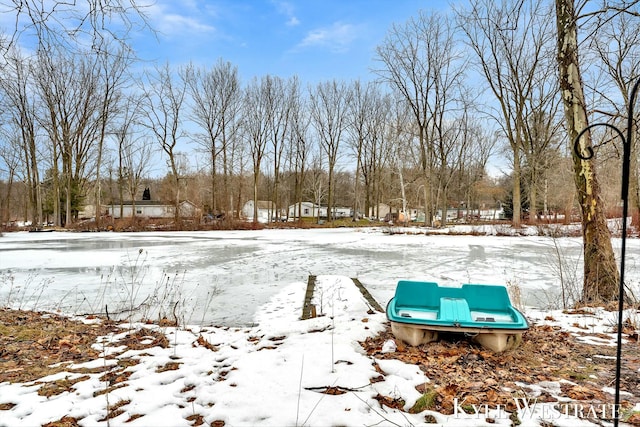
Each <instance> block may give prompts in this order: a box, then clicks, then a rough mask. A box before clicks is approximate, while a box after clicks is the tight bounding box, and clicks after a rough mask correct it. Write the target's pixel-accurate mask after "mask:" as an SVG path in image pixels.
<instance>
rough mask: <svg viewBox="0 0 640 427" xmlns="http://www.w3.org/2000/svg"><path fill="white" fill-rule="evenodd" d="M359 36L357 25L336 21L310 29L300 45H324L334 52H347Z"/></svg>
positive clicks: (302, 46) (303, 46)
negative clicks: (326, 25)
mask: <svg viewBox="0 0 640 427" xmlns="http://www.w3.org/2000/svg"><path fill="white" fill-rule="evenodd" d="M357 37H358V27H357V26H355V25H352V24H345V23H341V22H335V23H334V24H332V25H331V26H329V27H323V28H317V29H314V30H311V31H309V32H308V33H307V35H306V37H305V38H304V39H303V40H302V41H301V42H300V43H299V44H298V47H300V48H305V47H324V48H327V49H329V50H331V51H332V52H346V51H347V50H348V49H349V46H350V45H351V43H352V42H353V41H354V40H355V39H356V38H357Z"/></svg>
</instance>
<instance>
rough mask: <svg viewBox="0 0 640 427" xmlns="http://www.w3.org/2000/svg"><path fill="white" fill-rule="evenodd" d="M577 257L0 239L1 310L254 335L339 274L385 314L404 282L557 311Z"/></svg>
mask: <svg viewBox="0 0 640 427" xmlns="http://www.w3.org/2000/svg"><path fill="white" fill-rule="evenodd" d="M616 244H617V242H616ZM581 246H582V244H581V239H574V238H563V239H550V238H543V237H497V236H439V235H436V236H425V235H423V234H422V235H415V234H395V235H389V234H386V233H384V232H383V230H382V229H368V228H367V229H347V228H343V229H316V230H294V229H286V230H258V231H207V232H156V233H70V232H50V233H27V232H20V233H7V234H5V235H4V236H2V237H0V306H12V307H14V308H23V309H37V310H60V311H62V312H65V313H73V314H87V313H104V311H105V306H106V307H107V308H108V310H109V312H110V313H111V314H114V313H116V312H126V310H129V309H131V308H137V309H138V311H137V313H140V314H146V315H147V316H149V317H154V316H155V317H158V316H159V315H160V314H166V315H167V317H169V318H173V315H174V313H175V315H176V316H178V317H179V318H180V319H181V321H182V322H186V323H206V324H217V325H229V326H235V325H246V324H250V323H252V322H253V315H254V313H255V310H256V308H257V307H259V306H260V305H262V304H264V303H266V302H267V301H268V300H269V298H270V297H271V296H272V295H274V294H275V293H276V292H277V291H279V290H280V289H281V288H282V287H283V286H285V285H288V284H291V283H294V282H299V283H300V286H306V282H307V277H308V276H309V274H315V275H327V274H331V275H333V274H335V275H344V276H348V277H357V278H359V279H360V281H361V282H362V283H363V284H364V285H365V286H366V287H367V288H368V289H369V291H370V292H371V294H372V295H373V296H374V297H375V298H376V299H377V300H378V302H380V304H381V305H383V306H384V305H386V303H387V301H388V300H389V299H390V298H391V297H392V296H393V292H394V290H395V284H396V282H397V281H398V280H399V279H419V280H432V281H436V282H438V283H440V284H442V285H451V286H455V285H459V284H462V283H490V284H502V285H507V284H511V285H514V284H515V285H518V286H519V287H520V289H521V294H522V298H523V300H524V302H525V303H526V304H527V305H533V306H539V307H546V306H556V307H557V306H558V304H559V300H558V298H559V296H560V294H561V290H560V288H561V286H560V274H559V266H560V265H561V264H562V268H563V277H564V278H565V281H568V280H577V281H578V283H581V274H582V258H581ZM638 246H639V245H638V241H637V240H630V241H628V244H627V253H628V258H627V268H628V270H627V277H628V278H629V279H630V280H636V278H637V277H638V275H637V264H638V260H637V256H636V254H638ZM558 254H560V255H558ZM630 254H632V255H630ZM559 261H562V263H560V262H559ZM300 305H301V306H302V301H301V302H300ZM151 307H156V308H158V307H159V308H160V310H161V311H162V312H163V313H154V312H151V311H150V310H151ZM145 310H146V311H145Z"/></svg>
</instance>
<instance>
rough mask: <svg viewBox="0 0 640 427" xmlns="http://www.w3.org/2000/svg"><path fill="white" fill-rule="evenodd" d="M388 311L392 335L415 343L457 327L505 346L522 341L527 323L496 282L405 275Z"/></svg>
mask: <svg viewBox="0 0 640 427" xmlns="http://www.w3.org/2000/svg"><path fill="white" fill-rule="evenodd" d="M386 312H387V318H388V319H389V321H390V322H391V331H392V332H393V335H394V336H395V337H396V338H398V339H400V340H402V341H404V342H406V343H407V344H410V345H413V346H418V345H421V344H426V343H429V342H432V341H436V340H437V339H438V334H439V333H440V332H454V333H463V334H465V335H466V336H469V337H471V338H473V340H474V341H476V342H478V343H479V344H480V345H482V346H483V347H485V348H487V349H489V350H492V351H494V352H502V351H505V350H509V349H513V348H516V347H518V346H519V345H520V343H521V342H522V334H523V332H524V331H526V330H527V329H529V324H528V322H527V320H526V318H525V317H524V316H523V315H522V313H520V311H518V310H517V309H515V308H514V307H513V306H512V305H511V301H510V300H509V294H508V293H507V290H506V288H505V287H504V286H498V285H476V284H465V285H462V287H459V288H456V287H446V286H438V284H437V283H433V282H414V281H407V280H401V281H399V282H398V285H397V287H396V293H395V295H394V297H393V298H392V299H391V301H389V304H387V309H386Z"/></svg>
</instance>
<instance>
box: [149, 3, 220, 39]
mask: <svg viewBox="0 0 640 427" xmlns="http://www.w3.org/2000/svg"><path fill="white" fill-rule="evenodd" d="M172 6H173V4H172V3H165V4H163V3H159V2H158V3H156V4H154V5H153V6H152V7H150V8H149V9H147V15H148V16H149V17H150V18H151V20H152V26H153V28H154V29H156V30H158V31H159V32H160V33H162V34H164V35H166V36H169V37H171V36H176V35H183V34H185V33H210V32H213V31H215V30H216V28H215V27H214V26H213V25H211V24H209V23H207V22H206V21H204V20H203V19H202V18H203V16H204V17H206V16H208V15H209V13H208V12H207V13H205V12H203V11H199V10H198V9H197V6H196V4H195V3H188V4H186V6H188V7H184V6H185V4H182V7H181V12H182V13H176V12H174V11H173V10H172ZM185 12H187V13H185Z"/></svg>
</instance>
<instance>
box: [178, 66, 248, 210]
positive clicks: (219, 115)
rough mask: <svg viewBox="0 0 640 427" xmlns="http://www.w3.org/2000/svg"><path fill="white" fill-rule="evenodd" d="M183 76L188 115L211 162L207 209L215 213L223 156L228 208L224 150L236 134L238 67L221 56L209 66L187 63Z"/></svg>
mask: <svg viewBox="0 0 640 427" xmlns="http://www.w3.org/2000/svg"><path fill="white" fill-rule="evenodd" d="M183 78H184V79H185V80H186V82H187V85H188V87H189V89H190V96H191V100H192V103H193V105H192V109H191V111H192V113H191V116H192V117H193V120H194V122H195V123H196V124H198V125H199V126H200V128H201V129H202V132H201V133H200V134H199V135H198V137H197V139H196V141H197V142H198V144H199V145H200V146H201V147H202V149H203V150H204V152H205V153H207V155H208V156H209V161H210V162H211V201H210V210H211V212H212V213H213V214H217V213H218V210H219V209H218V205H217V202H216V197H217V196H218V179H217V176H218V174H219V167H220V156H222V169H223V185H222V193H223V197H222V200H223V201H224V202H223V207H224V210H225V211H226V212H231V210H232V208H231V204H230V197H229V191H230V189H229V165H228V161H227V154H228V152H229V146H230V144H231V142H232V140H233V138H234V137H235V132H236V129H237V121H238V115H239V112H240V105H241V102H240V101H241V89H240V79H239V77H238V68H237V67H235V66H233V65H231V63H230V62H224V61H222V60H221V59H220V60H218V62H217V63H216V64H215V66H214V67H213V68H212V69H211V70H206V69H203V68H199V69H198V68H196V67H195V66H193V65H190V66H189V67H187V68H186V70H185V72H184V74H183Z"/></svg>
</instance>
